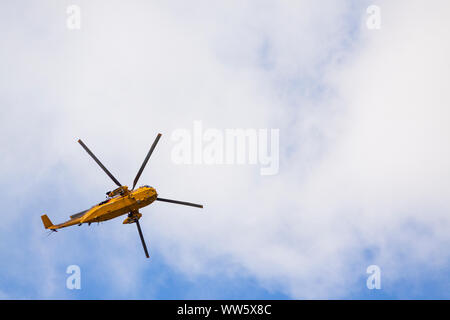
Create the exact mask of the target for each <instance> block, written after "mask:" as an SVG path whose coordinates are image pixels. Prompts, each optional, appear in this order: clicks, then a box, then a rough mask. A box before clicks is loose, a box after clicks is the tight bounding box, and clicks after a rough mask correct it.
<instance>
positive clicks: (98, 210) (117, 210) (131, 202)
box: [80, 186, 158, 223]
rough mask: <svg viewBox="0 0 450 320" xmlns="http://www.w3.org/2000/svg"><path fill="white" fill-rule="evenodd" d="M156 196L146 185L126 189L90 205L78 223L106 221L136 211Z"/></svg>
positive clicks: (153, 190) (152, 189)
mask: <svg viewBox="0 0 450 320" xmlns="http://www.w3.org/2000/svg"><path fill="white" fill-rule="evenodd" d="M157 196H158V194H157V193H156V190H155V189H154V188H152V187H148V186H144V187H140V188H138V189H136V190H133V191H128V192H127V193H125V194H123V195H118V196H115V197H112V198H109V199H107V200H105V201H103V202H101V203H100V204H98V205H96V206H94V207H92V208H91V209H90V210H88V211H87V212H86V213H85V214H84V215H83V217H82V218H81V219H80V223H92V222H101V221H107V220H110V219H114V218H117V217H119V216H121V215H124V214H127V213H130V212H137V211H138V210H139V209H140V208H143V207H146V206H148V205H149V204H151V203H152V202H153V201H155V200H156V197H157Z"/></svg>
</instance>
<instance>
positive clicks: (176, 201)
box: [156, 197, 203, 208]
mask: <svg viewBox="0 0 450 320" xmlns="http://www.w3.org/2000/svg"><path fill="white" fill-rule="evenodd" d="M156 200H158V201H163V202H170V203H175V204H182V205H184V206H191V207H196V208H203V205H202V204H196V203H192V202H184V201H178V200H171V199H164V198H159V197H158V198H156Z"/></svg>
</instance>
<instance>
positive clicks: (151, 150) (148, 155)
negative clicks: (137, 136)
mask: <svg viewBox="0 0 450 320" xmlns="http://www.w3.org/2000/svg"><path fill="white" fill-rule="evenodd" d="M159 138H161V133H158V135H157V136H156V139H155V141H153V144H152V146H151V147H150V150H149V151H148V153H147V156H146V157H145V160H144V162H143V163H142V166H141V168H140V169H139V172H138V173H137V175H136V178H134V182H133V188H131V190H134V187H136V183H137V182H138V180H139V178H140V176H141V174H142V171H144V168H145V166H146V165H147V162H148V159H150V156H151V155H152V153H153V150H154V149H155V147H156V144H157V143H158V141H159Z"/></svg>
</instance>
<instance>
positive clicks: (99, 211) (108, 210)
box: [41, 133, 203, 258]
mask: <svg viewBox="0 0 450 320" xmlns="http://www.w3.org/2000/svg"><path fill="white" fill-rule="evenodd" d="M160 138H161V134H160V133H159V134H158V135H157V136H156V139H155V141H154V142H153V144H152V146H151V147H150V150H149V152H148V153H147V156H146V157H145V159H144V162H143V163H142V166H141V168H140V169H139V171H138V173H137V175H136V178H134V182H133V188H131V190H129V189H128V187H127V186H124V185H122V184H121V183H120V182H119V181H118V180H117V179H116V178H115V177H114V176H113V175H112V174H111V172H109V171H108V169H106V167H105V166H104V165H103V164H102V163H101V162H100V160H98V158H97V157H96V156H95V155H94V154H93V153H92V152H91V150H89V148H88V147H87V146H86V145H85V144H84V143H83V141H81V140H78V142H79V143H80V145H81V146H82V147H83V148H84V150H86V152H87V153H88V154H89V155H90V156H91V157H92V158H93V159H94V160H95V162H97V164H98V165H99V166H100V168H102V169H103V171H104V172H105V173H106V174H107V175H108V176H109V177H110V178H111V180H112V181H114V183H115V184H116V185H118V186H119V187H118V188H117V189H114V190H113V191H109V192H107V193H106V196H107V199H106V200H105V201H102V202H100V203H99V204H97V205H95V206H93V207H92V208H90V209H88V210H85V211H82V212H80V213H77V214H74V215H72V216H70V220H68V221H66V222H63V223H61V224H56V225H54V224H53V223H52V222H51V221H50V219H49V217H47V215H45V214H44V215H43V216H41V218H42V222H43V223H44V227H45V229H49V230H51V231H55V232H56V231H57V229H61V228H65V227H70V226H73V225H79V226H81V225H82V224H83V223H87V224H88V225H90V224H91V223H93V222H101V221H107V220H110V219H114V218H117V217H119V216H121V215H124V214H128V216H127V218H126V219H125V220H124V221H123V223H124V224H130V223H136V226H137V229H138V232H139V236H140V238H141V242H142V246H143V247H144V252H145V256H146V257H147V258H149V255H148V251H147V246H146V244H145V240H144V236H143V235H142V230H141V226H140V224H139V219H140V218H141V217H142V214H141V213H139V209H141V208H143V207H146V206H148V205H149V204H151V203H152V202H153V201H155V200H157V201H163V202H170V203H175V204H181V205H185V206H191V207H196V208H203V205H201V204H196V203H191V202H185V201H178V200H171V199H165V198H160V197H159V196H158V194H157V193H156V190H155V189H154V188H152V187H150V186H147V185H145V186H142V187H139V188H137V189H136V190H135V189H134V188H135V187H136V184H137V182H138V180H139V178H140V176H141V174H142V171H144V168H145V166H146V165H147V162H148V160H149V159H150V156H151V155H152V153H153V150H154V149H155V147H156V144H157V143H158V141H159V139H160Z"/></svg>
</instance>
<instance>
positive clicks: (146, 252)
mask: <svg viewBox="0 0 450 320" xmlns="http://www.w3.org/2000/svg"><path fill="white" fill-rule="evenodd" d="M136 226H137V229H138V232H139V237H141V242H142V246H143V247H144V252H145V256H146V257H147V258H150V256H149V255H148V251H147V246H146V245H145V240H144V236H143V235H142V230H141V225H140V224H139V220H136Z"/></svg>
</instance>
